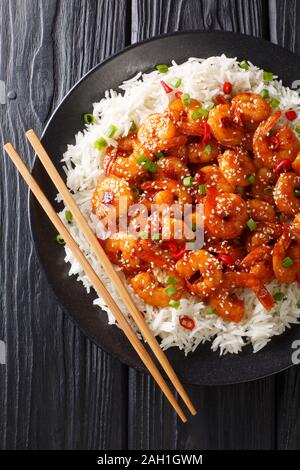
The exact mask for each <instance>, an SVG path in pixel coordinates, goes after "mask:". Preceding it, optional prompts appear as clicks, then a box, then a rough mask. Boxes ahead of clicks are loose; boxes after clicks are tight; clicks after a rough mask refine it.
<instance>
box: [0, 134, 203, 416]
mask: <svg viewBox="0 0 300 470" xmlns="http://www.w3.org/2000/svg"><path fill="white" fill-rule="evenodd" d="M26 137H27V139H28V140H29V142H30V143H31V145H32V147H33V149H34V150H35V152H36V154H37V156H38V158H39V159H40V161H41V162H42V164H43V166H44V167H45V169H46V171H47V173H48V175H49V176H50V178H51V180H52V181H53V183H54V185H55V186H56V188H57V190H58V192H59V193H60V195H61V196H62V198H63V200H64V203H65V205H66V207H67V208H68V209H69V210H70V211H71V213H72V216H73V217H74V219H75V221H76V222H77V224H78V226H79V228H80V230H81V231H82V233H83V234H84V236H85V238H86V239H87V241H88V242H89V244H90V246H91V248H92V250H93V251H94V253H95V254H96V256H97V259H98V261H99V263H100V264H101V265H102V267H103V269H104V270H105V272H106V274H107V275H108V277H109V278H110V280H111V281H112V282H113V283H114V285H115V286H116V288H117V290H118V293H119V295H120V296H121V298H122V300H123V302H124V304H125V305H126V307H127V309H128V311H129V312H130V314H131V316H132V318H133V320H134V321H135V323H136V325H137V327H138V329H139V331H140V332H141V333H142V335H143V337H144V339H145V341H147V343H148V344H149V346H150V347H151V349H152V351H153V353H154V355H155V356H156V358H157V360H158V362H159V363H160V364H161V366H162V368H163V370H164V371H165V373H166V374H167V376H168V377H169V379H170V380H171V382H172V384H173V386H174V388H175V389H176V390H177V392H178V393H179V395H180V396H181V398H182V400H183V401H184V403H185V404H186V406H187V408H188V409H189V411H190V412H191V414H192V415H195V414H196V409H195V407H194V406H193V404H192V402H191V400H190V398H189V397H188V395H187V393H186V391H185V390H184V388H183V386H182V384H181V383H180V381H179V379H178V377H177V375H176V373H175V371H174V369H173V368H172V366H171V364H170V363H169V361H168V359H167V357H166V355H165V354H164V352H163V351H162V350H161V348H160V346H159V344H158V342H157V340H156V338H155V337H154V335H153V333H152V332H151V330H150V328H149V327H148V325H147V324H146V323H145V321H144V319H143V317H142V315H141V313H140V311H139V310H138V309H137V307H136V305H135V303H134V302H133V300H132V298H131V296H130V294H129V292H128V290H127V289H126V287H125V285H124V284H123V283H122V281H121V279H120V277H119V276H118V274H117V272H116V271H115V269H114V268H113V266H112V264H111V262H110V260H109V259H108V257H107V256H106V253H105V251H104V250H103V248H102V247H101V245H100V244H99V242H98V240H97V238H96V236H95V234H94V233H93V231H92V229H91V228H90V226H89V225H88V223H87V221H86V219H85V218H84V216H83V215H82V213H81V211H80V209H79V207H78V206H77V204H76V202H75V200H74V198H73V196H72V195H71V193H70V192H69V190H68V188H67V186H66V185H65V183H64V181H63V180H62V178H61V177H60V175H59V173H58V171H57V170H56V168H55V166H54V165H53V163H52V161H51V160H50V158H49V156H48V154H47V152H46V150H45V148H44V147H43V145H42V144H41V142H40V140H39V138H38V137H37V135H36V133H35V132H34V131H33V130H32V129H31V130H29V131H28V132H26ZM4 149H5V151H6V152H7V153H8V155H9V156H10V158H11V160H12V161H13V163H14V164H15V166H16V167H17V169H18V170H19V172H20V174H21V175H22V177H23V178H24V180H25V181H26V183H27V184H28V186H29V188H30V189H31V191H32V192H33V194H34V195H35V197H36V198H37V200H38V202H39V203H40V205H41V206H42V208H43V209H44V211H45V212H46V214H47V216H48V217H49V219H50V220H51V222H52V223H53V225H54V226H55V228H56V230H57V231H58V233H59V234H60V235H61V236H62V238H63V239H64V241H65V242H66V244H67V245H68V246H69V248H70V249H71V251H72V252H73V255H74V256H75V258H76V259H77V261H78V262H79V263H80V265H81V266H82V268H83V270H84V272H85V273H86V275H87V276H88V278H89V280H90V282H91V284H92V285H93V287H94V289H95V290H96V292H97V293H98V295H99V296H100V297H102V298H103V299H104V301H105V303H106V304H107V306H108V307H109V309H110V311H111V312H112V314H113V315H114V317H115V319H116V320H117V322H118V324H119V325H120V327H121V328H122V330H123V332H124V333H125V335H126V336H127V338H128V340H129V341H130V343H131V345H132V346H133V348H134V349H135V351H136V352H137V353H138V355H139V357H140V358H141V360H142V361H143V363H144V364H145V366H146V367H147V369H148V370H149V372H150V373H151V375H152V376H153V378H154V379H155V381H156V382H157V384H158V385H159V387H160V388H161V390H162V391H163V393H164V394H165V396H166V397H167V399H168V400H169V402H170V403H171V405H172V406H173V408H174V409H175V411H176V413H177V414H178V416H179V417H180V418H181V419H182V421H183V422H186V420H187V418H186V416H185V414H184V412H183V411H182V409H181V407H180V406H179V404H178V403H177V401H176V399H175V397H174V395H173V393H172V392H171V390H170V388H169V386H168V385H167V383H166V381H165V379H164V378H163V376H162V375H161V373H160V371H159V370H158V368H157V366H156V365H155V363H154V362H153V360H152V358H151V356H150V355H149V353H148V352H147V350H146V348H145V347H144V345H143V344H142V342H141V341H140V340H139V338H138V337H137V335H136V333H135V332H134V330H133V329H132V327H131V325H130V324H129V323H128V321H127V319H126V317H125V316H124V315H123V313H122V312H121V310H120V308H119V307H118V305H117V304H116V302H115V301H114V299H113V298H112V297H111V295H110V294H109V292H108V291H107V290H106V288H105V286H104V285H103V284H102V282H101V280H100V279H99V277H98V275H97V274H96V272H95V271H94V269H93V268H92V266H91V265H90V263H89V261H88V260H87V259H86V257H85V256H84V254H83V253H82V252H81V250H80V248H79V247H78V245H77V243H76V242H75V240H74V238H73V237H72V236H71V234H70V233H69V231H68V230H67V228H66V227H65V225H64V224H63V222H62V221H61V219H60V218H59V216H58V215H57V213H56V211H55V210H54V209H53V207H52V205H51V204H50V202H49V201H48V199H47V197H46V196H45V194H44V193H43V191H42V190H41V188H40V187H39V185H38V184H37V182H36V181H35V179H34V178H33V177H32V175H31V174H30V172H29V170H28V169H27V167H26V165H25V164H24V162H23V160H22V159H21V157H20V155H19V154H18V153H17V151H16V150H15V149H14V147H13V146H12V144H11V143H7V144H6V145H4Z"/></svg>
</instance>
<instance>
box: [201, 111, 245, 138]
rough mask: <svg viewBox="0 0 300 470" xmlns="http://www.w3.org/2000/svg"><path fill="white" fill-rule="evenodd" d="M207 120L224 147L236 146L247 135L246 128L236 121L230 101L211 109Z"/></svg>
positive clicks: (215, 136)
mask: <svg viewBox="0 0 300 470" xmlns="http://www.w3.org/2000/svg"><path fill="white" fill-rule="evenodd" d="M207 122H208V124H209V125H210V129H211V132H212V134H213V136H214V138H215V139H216V141H217V142H219V143H220V144H221V145H223V146H224V147H236V146H237V145H240V144H241V143H242V141H243V139H244V137H245V129H244V127H243V125H242V124H240V123H237V122H235V121H234V119H233V115H232V112H231V107H230V104H229V103H228V104H220V105H219V106H216V107H215V108H213V109H211V110H210V112H209V115H208V121H207Z"/></svg>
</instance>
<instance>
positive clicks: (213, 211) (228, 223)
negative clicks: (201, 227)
mask: <svg viewBox="0 0 300 470" xmlns="http://www.w3.org/2000/svg"><path fill="white" fill-rule="evenodd" d="M214 193H215V191H209V192H208V194H207V196H206V198H205V199H204V217H205V228H206V229H207V231H208V233H209V234H210V235H211V236H213V237H216V238H221V239H233V238H236V237H238V236H239V235H240V234H241V233H242V231H243V230H244V228H245V226H246V222H247V220H248V211H247V206H246V203H245V201H244V200H243V199H242V198H241V197H240V196H239V195H238V194H234V193H222V194H214Z"/></svg>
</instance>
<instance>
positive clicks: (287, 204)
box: [274, 172, 300, 215]
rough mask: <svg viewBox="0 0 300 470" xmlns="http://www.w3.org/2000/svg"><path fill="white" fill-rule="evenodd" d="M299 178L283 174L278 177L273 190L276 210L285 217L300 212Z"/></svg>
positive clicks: (293, 174) (290, 174)
mask: <svg viewBox="0 0 300 470" xmlns="http://www.w3.org/2000/svg"><path fill="white" fill-rule="evenodd" d="M298 193H300V176H298V175H296V174H295V173H292V172H289V173H283V174H281V175H280V176H279V178H278V180H277V183H276V185H275V190H274V201H275V203H276V206H277V207H278V209H279V210H280V211H281V212H283V213H284V214H286V215H296V214H297V213H298V212H300V194H299V196H298V195H297V194H298Z"/></svg>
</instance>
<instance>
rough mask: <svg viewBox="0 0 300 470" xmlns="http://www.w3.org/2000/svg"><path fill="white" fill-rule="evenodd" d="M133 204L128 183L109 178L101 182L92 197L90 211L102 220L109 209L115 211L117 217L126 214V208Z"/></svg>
mask: <svg viewBox="0 0 300 470" xmlns="http://www.w3.org/2000/svg"><path fill="white" fill-rule="evenodd" d="M133 203H134V195H133V191H132V189H131V188H130V186H129V183H128V181H126V180H124V179H121V178H117V177H116V176H109V177H107V178H105V179H103V180H101V181H100V182H99V183H98V184H97V186H96V188H95V190H94V193H93V196H92V211H93V212H94V213H95V214H96V215H97V216H98V217H99V219H102V218H104V217H106V216H107V215H108V214H109V212H110V209H112V208H113V210H115V214H116V216H117V217H122V216H124V215H125V214H127V211H128V207H130V206H131V205H132V204H133Z"/></svg>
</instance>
